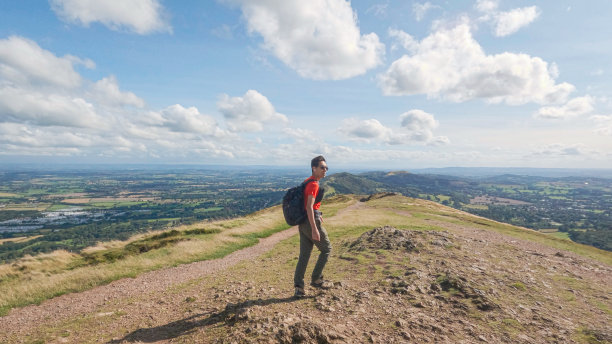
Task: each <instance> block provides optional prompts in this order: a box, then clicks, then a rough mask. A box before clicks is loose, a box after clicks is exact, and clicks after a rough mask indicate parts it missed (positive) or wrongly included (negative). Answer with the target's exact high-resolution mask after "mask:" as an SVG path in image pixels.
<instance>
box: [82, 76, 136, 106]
mask: <svg viewBox="0 0 612 344" xmlns="http://www.w3.org/2000/svg"><path fill="white" fill-rule="evenodd" d="M92 91H93V92H92V93H93V96H94V97H96V98H98V99H99V100H100V101H101V102H103V103H107V104H111V105H114V106H121V105H132V106H137V107H143V106H144V105H145V103H144V100H142V99H141V98H139V97H138V96H136V95H135V94H134V93H132V92H122V91H121V90H120V89H119V84H118V82H117V78H116V77H115V76H109V77H106V78H103V79H102V80H99V81H97V82H96V83H95V84H94V85H93V86H92Z"/></svg>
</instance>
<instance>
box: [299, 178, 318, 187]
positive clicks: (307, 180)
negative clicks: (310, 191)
mask: <svg viewBox="0 0 612 344" xmlns="http://www.w3.org/2000/svg"><path fill="white" fill-rule="evenodd" d="M314 181H316V180H315V179H314V178H308V179H306V180H305V181H304V182H302V185H303V186H304V187H306V185H308V183H310V182H314Z"/></svg>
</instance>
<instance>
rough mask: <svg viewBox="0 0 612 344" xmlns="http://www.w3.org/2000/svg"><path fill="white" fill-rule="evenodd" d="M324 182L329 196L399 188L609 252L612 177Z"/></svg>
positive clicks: (386, 176)
mask: <svg viewBox="0 0 612 344" xmlns="http://www.w3.org/2000/svg"><path fill="white" fill-rule="evenodd" d="M517 171H519V170H517ZM557 172H559V171H557ZM323 184H324V185H327V186H328V188H329V190H330V195H334V194H372V193H377V192H395V193H401V194H402V195H404V196H409V197H416V198H422V199H428V200H432V201H436V202H439V203H441V204H443V205H447V206H451V207H453V208H456V209H460V210H463V211H467V212H470V213H472V214H476V215H479V216H484V217H487V218H490V219H494V220H497V221H501V222H506V223H510V224H514V225H519V226H524V227H528V228H531V229H536V230H544V231H546V232H547V233H552V234H554V235H557V236H561V237H565V238H570V239H571V240H574V241H576V242H580V243H584V244H588V245H593V246H595V247H598V248H601V249H605V250H609V251H612V215H611V213H610V209H611V208H612V197H611V194H610V192H611V190H612V179H605V178H597V177H555V178H552V177H542V176H535V177H534V176H529V175H515V174H503V175H497V176H487V177H478V178H475V177H474V178H467V177H458V176H448V175H437V174H415V173H411V172H407V171H392V172H380V171H378V172H365V173H360V174H357V175H354V174H350V173H338V174H334V175H331V176H329V178H327V179H326V180H324V182H323Z"/></svg>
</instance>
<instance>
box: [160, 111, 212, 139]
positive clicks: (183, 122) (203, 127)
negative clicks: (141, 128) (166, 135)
mask: <svg viewBox="0 0 612 344" xmlns="http://www.w3.org/2000/svg"><path fill="white" fill-rule="evenodd" d="M160 114H161V116H162V118H163V119H164V124H163V125H164V126H165V127H167V128H170V130H172V131H176V132H187V133H199V134H205V135H213V134H215V132H217V122H216V121H215V119H214V118H212V117H211V116H208V115H204V114H201V113H200V111H199V110H198V109H197V108H196V107H193V106H192V107H189V108H185V107H183V106H182V105H180V104H175V105H172V106H169V107H167V108H165V109H163V110H161V111H160Z"/></svg>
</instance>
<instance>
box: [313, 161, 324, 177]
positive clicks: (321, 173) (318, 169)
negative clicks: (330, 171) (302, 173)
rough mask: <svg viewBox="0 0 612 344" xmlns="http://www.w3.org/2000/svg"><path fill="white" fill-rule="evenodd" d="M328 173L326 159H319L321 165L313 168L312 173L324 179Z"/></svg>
mask: <svg viewBox="0 0 612 344" xmlns="http://www.w3.org/2000/svg"><path fill="white" fill-rule="evenodd" d="M326 173H327V163H326V162H325V161H319V166H317V167H313V168H312V175H313V176H314V177H315V178H317V179H322V178H324V177H325V174H326Z"/></svg>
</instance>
